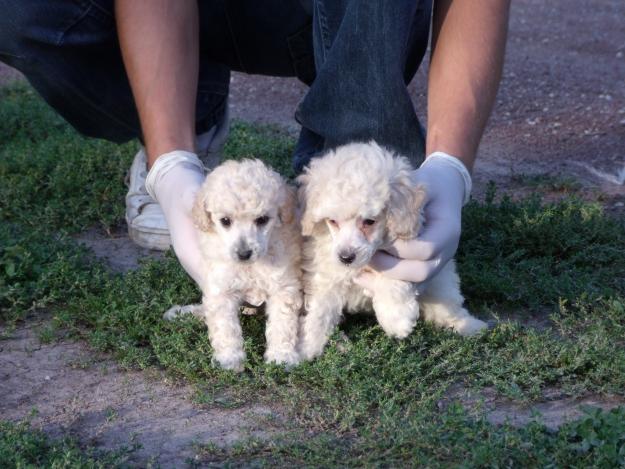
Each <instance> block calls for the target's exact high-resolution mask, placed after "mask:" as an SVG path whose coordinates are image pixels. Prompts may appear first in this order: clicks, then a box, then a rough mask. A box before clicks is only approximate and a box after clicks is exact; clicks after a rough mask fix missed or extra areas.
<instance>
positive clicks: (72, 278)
mask: <svg viewBox="0 0 625 469" xmlns="http://www.w3.org/2000/svg"><path fill="white" fill-rule="evenodd" d="M86 253H87V251H86V249H84V248H80V247H78V246H77V245H76V244H75V243H74V242H73V241H72V240H71V239H69V238H68V237H67V236H65V235H63V234H58V233H54V232H43V231H40V230H31V229H29V228H27V227H24V226H20V225H17V224H11V223H2V224H0V320H3V321H7V322H9V323H13V322H14V321H16V320H17V319H21V318H23V317H25V316H26V315H27V314H28V313H29V312H31V311H35V310H37V309H42V308H46V307H48V306H50V305H52V304H54V303H55V302H58V301H66V300H69V299H71V298H72V297H75V296H79V295H81V294H82V292H83V291H84V290H85V289H88V288H89V286H90V285H92V283H93V282H97V279H98V276H99V275H100V274H102V272H103V270H102V269H97V268H96V267H95V266H93V265H92V264H91V263H90V262H89V261H88V259H87V255H86Z"/></svg>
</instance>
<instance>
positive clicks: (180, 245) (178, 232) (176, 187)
mask: <svg viewBox="0 0 625 469" xmlns="http://www.w3.org/2000/svg"><path fill="white" fill-rule="evenodd" d="M204 178H205V176H204V166H203V165H202V162H201V161H200V159H199V158H198V157H197V155H196V154H195V153H191V152H188V151H180V150H176V151H172V152H169V153H165V154H164V155H161V156H159V157H158V158H157V159H156V161H155V162H154V164H153V165H152V168H151V169H150V172H149V173H148V176H147V178H146V181H145V188H146V190H147V191H148V194H150V195H151V196H152V197H153V198H154V199H155V200H156V201H157V202H158V203H159V205H160V206H161V209H162V210H163V214H164V215H165V220H166V221H167V226H168V227H169V234H170V237H171V243H172V246H173V248H174V252H175V253H176V256H177V257H178V260H179V261H180V264H182V267H184V269H185V270H186V271H187V273H188V274H189V275H190V276H191V277H192V278H193V280H195V282H196V283H197V284H198V285H202V284H203V281H204V278H203V274H202V272H204V269H203V268H202V266H203V260H202V256H201V255H200V246H199V238H198V232H197V229H196V227H195V225H194V223H193V219H192V218H191V209H192V207H193V201H194V200H195V194H196V193H197V191H198V190H199V189H200V186H201V185H202V182H203V181H204Z"/></svg>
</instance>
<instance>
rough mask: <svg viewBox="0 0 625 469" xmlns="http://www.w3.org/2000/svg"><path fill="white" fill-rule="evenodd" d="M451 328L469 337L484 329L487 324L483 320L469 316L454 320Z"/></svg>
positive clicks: (486, 327)
mask: <svg viewBox="0 0 625 469" xmlns="http://www.w3.org/2000/svg"><path fill="white" fill-rule="evenodd" d="M453 329H454V330H455V331H456V332H457V333H458V334H460V335H461V336H464V337H471V336H474V335H477V334H478V333H479V332H480V331H483V330H484V329H488V324H486V323H485V322H484V321H480V320H479V319H477V318H474V317H472V316H469V317H466V318H463V319H461V320H459V321H458V322H456V323H455V324H454V325H453Z"/></svg>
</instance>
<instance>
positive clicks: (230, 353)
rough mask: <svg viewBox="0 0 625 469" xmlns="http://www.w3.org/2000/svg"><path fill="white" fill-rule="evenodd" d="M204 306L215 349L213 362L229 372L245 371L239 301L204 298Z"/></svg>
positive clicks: (205, 317)
mask: <svg viewBox="0 0 625 469" xmlns="http://www.w3.org/2000/svg"><path fill="white" fill-rule="evenodd" d="M204 305H205V306H206V309H205V316H204V320H205V322H206V325H207V326H208V337H209V339H210V343H211V346H212V347H213V360H214V361H216V362H217V363H218V364H219V365H220V366H221V367H222V368H225V369H227V370H233V371H243V361H244V360H245V351H244V350H243V331H242V329H241V323H240V322H239V303H238V301H234V300H228V299H223V298H204Z"/></svg>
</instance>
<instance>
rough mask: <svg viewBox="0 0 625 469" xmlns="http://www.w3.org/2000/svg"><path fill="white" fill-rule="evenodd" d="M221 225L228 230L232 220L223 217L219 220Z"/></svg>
mask: <svg viewBox="0 0 625 469" xmlns="http://www.w3.org/2000/svg"><path fill="white" fill-rule="evenodd" d="M219 223H221V226H224V227H226V228H228V227H229V226H230V225H232V220H230V218H228V217H223V218H220V219H219Z"/></svg>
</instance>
